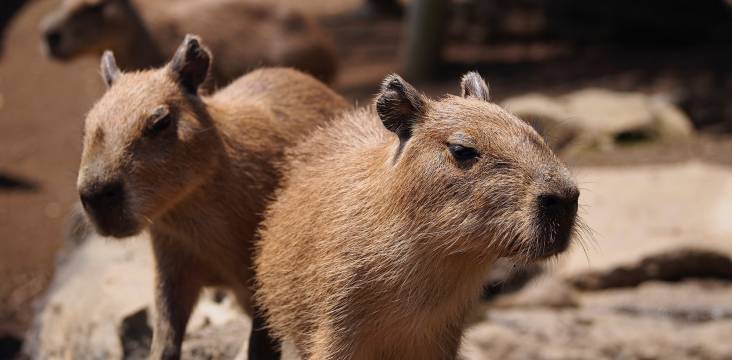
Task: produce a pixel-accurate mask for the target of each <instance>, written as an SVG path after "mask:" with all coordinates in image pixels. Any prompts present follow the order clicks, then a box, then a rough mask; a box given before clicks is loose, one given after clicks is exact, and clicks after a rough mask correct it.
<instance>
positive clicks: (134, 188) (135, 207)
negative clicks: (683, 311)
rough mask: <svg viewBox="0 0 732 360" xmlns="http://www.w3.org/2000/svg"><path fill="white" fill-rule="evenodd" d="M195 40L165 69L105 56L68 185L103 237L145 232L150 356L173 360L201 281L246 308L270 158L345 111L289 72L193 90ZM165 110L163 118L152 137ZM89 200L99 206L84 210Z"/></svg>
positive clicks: (200, 59) (203, 54)
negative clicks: (99, 91)
mask: <svg viewBox="0 0 732 360" xmlns="http://www.w3.org/2000/svg"><path fill="white" fill-rule="evenodd" d="M192 42H194V43H192ZM187 44H188V45H187ZM197 44H198V43H197V39H196V38H194V37H187V38H186V40H185V42H184V44H183V45H182V46H181V48H180V49H179V50H178V52H177V53H176V56H175V57H174V58H173V60H171V62H170V63H169V64H168V65H166V66H165V67H163V68H161V69H156V70H148V71H142V72H131V73H120V72H119V71H118V70H117V69H116V66H115V64H114V58H113V57H112V56H111V54H109V53H107V54H105V56H104V59H103V60H102V73H103V74H104V78H105V81H108V79H110V78H111V79H113V81H111V82H110V87H109V90H108V91H107V92H106V94H105V95H104V96H103V97H102V98H101V99H100V100H99V101H98V102H97V103H96V104H95V105H94V107H93V108H92V109H91V111H90V112H89V114H88V116H87V118H86V123H85V136H84V151H83V154H82V159H81V168H80V171H79V180H78V187H79V191H80V194H81V197H82V201H83V202H84V204H85V208H86V209H87V213H88V214H89V215H90V218H91V219H92V220H93V223H94V224H95V226H96V228H97V230H98V231H99V232H100V233H101V234H102V235H111V236H114V237H125V236H130V235H134V234H137V233H139V232H140V231H143V230H144V229H149V231H150V234H151V237H152V247H153V251H154V255H155V259H156V266H157V270H156V273H157V291H156V305H157V309H158V320H157V323H156V326H155V333H154V334H155V335H154V342H153V358H176V357H177V356H178V355H179V350H180V343H181V341H182V339H183V333H184V330H185V324H186V322H187V320H188V316H189V315H190V312H191V310H192V308H193V306H194V304H195V303H196V300H197V298H198V293H199V291H200V289H201V287H202V286H209V285H225V286H229V287H230V288H232V289H233V291H234V292H235V294H236V295H237V297H238V299H239V301H240V303H241V304H242V306H243V307H244V309H245V310H247V311H248V312H249V313H250V314H251V310H252V308H251V305H250V300H249V297H250V290H249V286H250V281H251V276H252V274H251V272H252V271H251V267H252V265H251V259H250V257H251V246H252V237H253V235H254V233H255V229H256V227H257V225H258V223H259V222H260V220H261V215H262V213H263V211H264V209H265V204H266V202H267V200H268V197H269V196H270V193H271V192H272V191H273V189H274V188H275V186H276V184H277V183H278V179H279V175H278V172H277V171H276V169H275V168H274V166H273V163H274V162H276V161H278V159H280V158H281V157H282V153H283V149H284V148H286V147H287V146H289V145H290V144H293V143H294V142H295V141H296V140H297V139H299V138H300V137H302V136H303V134H305V133H307V132H308V131H309V130H310V129H312V128H314V127H315V126H316V125H317V124H318V123H323V122H324V121H326V120H327V119H328V118H330V117H331V116H333V115H334V114H336V113H338V112H341V111H343V110H344V109H346V107H347V104H346V102H345V101H344V99H343V98H341V97H340V96H339V95H337V94H335V93H334V92H333V91H331V90H330V89H329V88H327V87H326V86H325V85H323V84H322V83H320V82H318V81H317V80H315V79H313V78H312V77H310V76H308V75H305V74H302V73H299V72H297V71H294V70H290V69H276V68H273V69H262V70H256V71H254V72H251V73H249V74H247V75H246V76H243V77H241V78H240V79H238V80H236V81H234V82H233V83H232V84H231V85H229V86H228V87H226V88H224V89H222V90H220V91H218V92H217V93H215V94H213V95H211V96H206V97H200V96H197V95H195V90H196V86H197V85H199V84H200V82H201V81H203V78H202V77H201V73H200V71H204V73H203V74H205V71H206V68H205V67H204V65H206V64H208V62H206V59H207V58H208V59H210V55H208V52H207V51H205V49H203V48H201V47H200V46H198V45H197ZM161 106H162V107H161ZM161 109H163V110H161ZM166 113H169V114H170V116H172V117H173V120H172V121H171V123H170V124H169V125H168V126H167V127H165V128H163V130H159V131H158V132H157V133H156V132H152V131H153V129H155V126H156V124H159V123H160V121H161V120H160V119H161V117H164V116H161V115H165V114H166ZM116 183H121V184H122V187H123V189H124V191H123V192H122V194H124V195H120V197H121V198H122V200H120V201H114V202H112V203H111V204H106V205H105V203H104V201H106V200H105V199H104V196H106V195H104V190H100V189H104V188H105V187H106V186H108V185H107V184H116ZM100 191H101V192H102V193H101V195H98V194H100ZM94 194H97V195H96V196H95V195H94ZM99 196H101V198H100V197H99ZM110 196H112V195H110ZM95 199H96V200H95ZM95 201H99V202H101V204H102V205H98V206H99V207H100V208H99V209H97V208H95V207H92V208H91V210H92V211H90V208H89V206H90V204H95ZM108 214H112V215H108ZM110 216H111V217H110Z"/></svg>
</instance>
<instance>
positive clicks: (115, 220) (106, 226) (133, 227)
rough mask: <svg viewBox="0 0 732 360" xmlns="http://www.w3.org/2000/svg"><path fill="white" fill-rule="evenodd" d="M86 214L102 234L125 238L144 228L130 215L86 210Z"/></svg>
mask: <svg viewBox="0 0 732 360" xmlns="http://www.w3.org/2000/svg"><path fill="white" fill-rule="evenodd" d="M86 214H87V216H88V218H89V220H91V223H92V224H94V228H95V229H96V231H97V233H98V234H99V235H101V236H111V237H114V238H125V237H130V236H134V235H137V234H139V233H140V231H142V229H140V226H139V224H138V222H137V221H135V220H134V219H132V218H131V217H129V216H124V215H122V214H111V213H101V214H100V213H93V212H90V211H88V210H87V211H86Z"/></svg>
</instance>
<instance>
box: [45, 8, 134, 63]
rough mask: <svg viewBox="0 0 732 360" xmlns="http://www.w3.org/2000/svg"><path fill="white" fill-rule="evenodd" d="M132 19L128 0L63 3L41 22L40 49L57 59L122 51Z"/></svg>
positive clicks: (126, 44) (131, 10) (129, 32)
mask: <svg viewBox="0 0 732 360" xmlns="http://www.w3.org/2000/svg"><path fill="white" fill-rule="evenodd" d="M136 16H137V15H136V14H135V12H134V10H133V8H132V4H131V3H130V0H63V1H62V2H61V6H59V8H58V9H56V10H54V11H53V12H52V13H50V14H48V15H47V16H46V17H45V18H44V19H43V21H42V22H41V33H42V40H41V42H42V48H43V50H44V52H45V53H46V55H47V56H49V57H52V58H54V59H58V60H68V59H72V58H75V57H78V56H83V55H97V54H101V53H102V52H103V51H104V50H105V49H126V48H127V47H128V45H129V42H130V41H133V37H134V36H135V35H134V34H133V33H132V29H134V26H135V21H136Z"/></svg>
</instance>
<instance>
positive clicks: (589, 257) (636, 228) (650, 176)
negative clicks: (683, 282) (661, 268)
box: [556, 162, 732, 277]
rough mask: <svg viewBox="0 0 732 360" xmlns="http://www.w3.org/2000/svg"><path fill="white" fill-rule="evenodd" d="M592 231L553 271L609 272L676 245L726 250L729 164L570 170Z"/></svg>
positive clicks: (731, 195)
mask: <svg viewBox="0 0 732 360" xmlns="http://www.w3.org/2000/svg"><path fill="white" fill-rule="evenodd" d="M576 175H577V179H578V184H579V187H580V189H581V195H580V198H579V203H580V210H579V216H580V218H581V220H582V222H584V223H585V224H586V225H587V227H589V228H591V229H592V231H591V232H590V233H589V234H586V235H585V236H584V241H583V243H584V244H583V245H584V246H581V245H580V244H579V243H576V244H574V245H573V246H572V247H571V248H570V250H569V251H568V252H567V253H565V254H563V255H562V256H561V257H560V259H559V262H558V264H557V265H558V266H557V268H556V271H557V272H558V273H560V274H562V275H563V276H567V277H571V276H574V275H577V274H581V273H586V272H588V271H599V272H607V271H610V270H612V269H614V268H618V267H621V266H625V265H627V264H633V263H638V262H640V261H641V260H642V259H643V258H645V257H648V256H651V255H656V254H662V253H665V252H667V251H670V250H675V249H681V248H689V247H691V248H695V249H703V250H708V251H713V252H715V253H718V254H721V255H723V256H732V241H730V239H732V222H731V221H730V214H732V169H730V168H726V167H720V166H714V165H709V164H702V163H697V162H688V163H679V164H669V165H645V166H637V167H630V168H593V167H591V168H581V169H577V170H576Z"/></svg>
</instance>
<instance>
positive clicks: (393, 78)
mask: <svg viewBox="0 0 732 360" xmlns="http://www.w3.org/2000/svg"><path fill="white" fill-rule="evenodd" d="M426 106H427V101H426V99H425V98H424V96H423V95H422V94H420V93H419V91H417V90H416V89H415V88H414V87H413V86H412V85H410V84H409V83H407V82H406V81H404V79H402V78H401V77H400V76H399V75H397V74H391V75H389V76H387V77H386V78H385V79H384V81H383V82H382V84H381V91H380V92H379V95H378V96H377V97H376V112H377V114H378V115H379V118H380V119H381V121H382V122H383V123H384V127H386V128H387V129H388V130H389V131H391V132H393V133H395V134H397V135H398V136H399V139H400V140H406V139H409V137H411V136H412V129H413V128H414V125H415V124H416V123H417V122H418V121H419V119H420V118H421V117H422V115H424V113H425V108H426Z"/></svg>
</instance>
